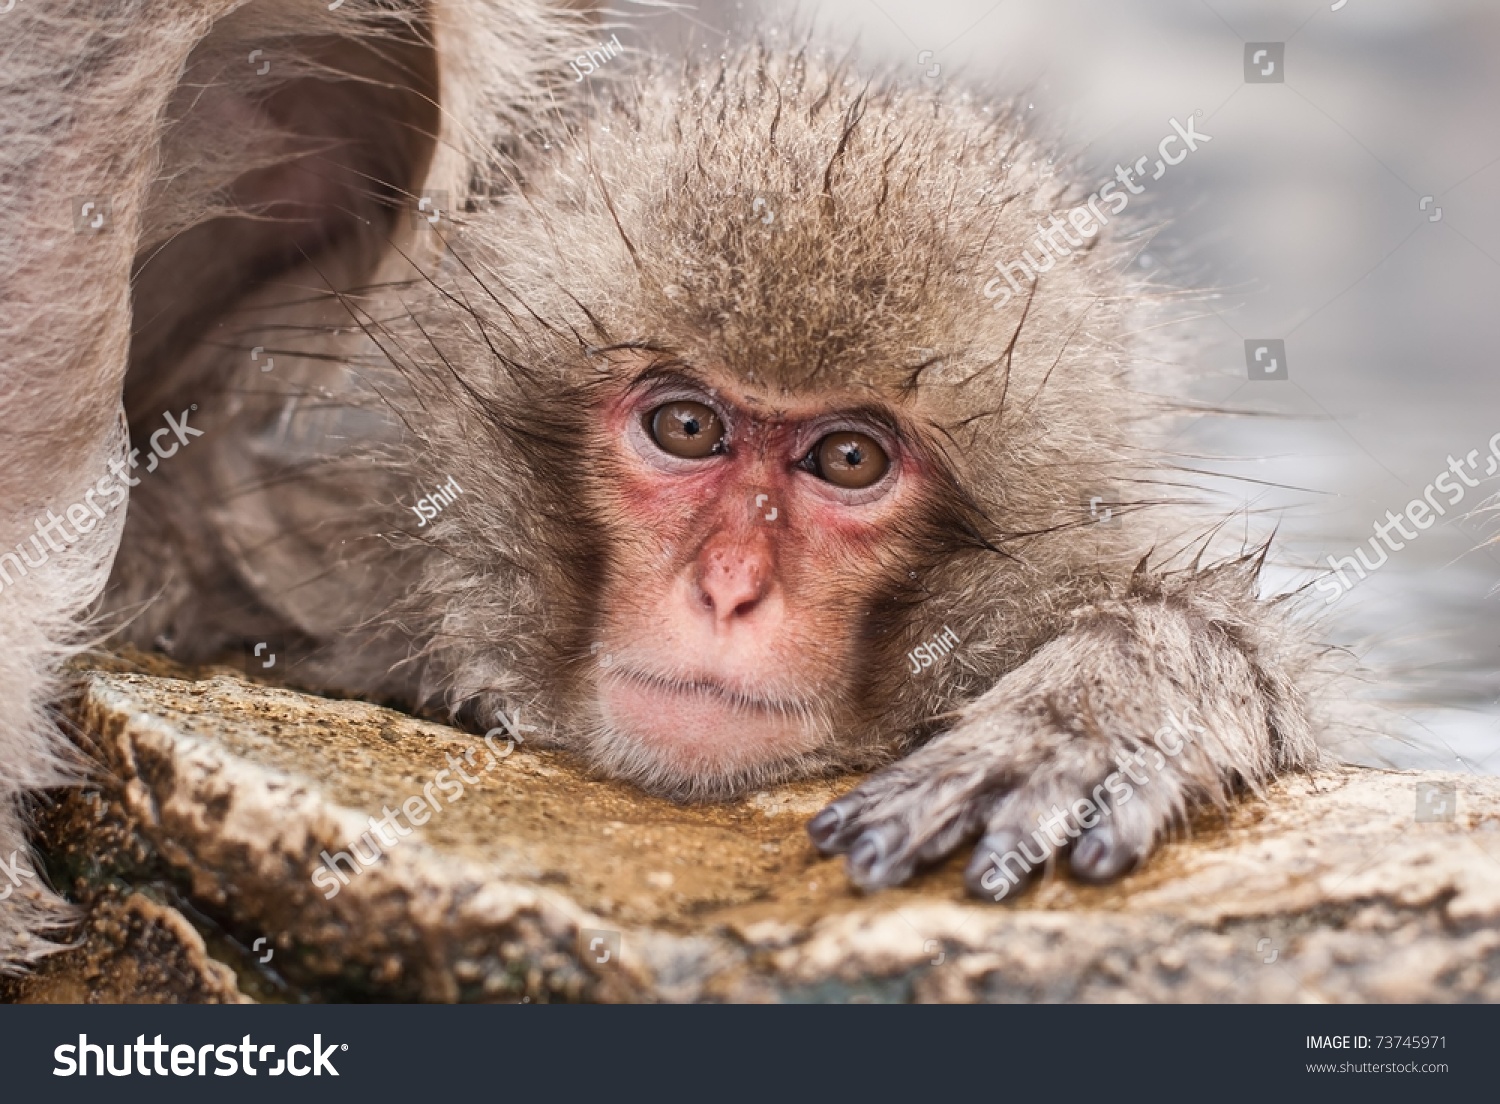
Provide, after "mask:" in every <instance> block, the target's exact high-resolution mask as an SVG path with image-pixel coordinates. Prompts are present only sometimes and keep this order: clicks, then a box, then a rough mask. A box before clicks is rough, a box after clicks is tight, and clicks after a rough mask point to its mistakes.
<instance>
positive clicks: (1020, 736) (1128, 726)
mask: <svg viewBox="0 0 1500 1104" xmlns="http://www.w3.org/2000/svg"><path fill="white" fill-rule="evenodd" d="M1249 589H1250V580H1249V579H1247V578H1246V568H1244V567H1243V566H1236V567H1233V568H1226V569H1220V570H1218V571H1214V572H1205V573H1202V574H1199V575H1196V576H1191V577H1189V578H1188V579H1187V580H1186V581H1180V582H1177V583H1170V582H1165V581H1163V580H1159V579H1157V580H1153V579H1150V578H1138V579H1137V580H1135V581H1134V582H1133V583H1132V585H1131V592H1130V593H1128V594H1126V595H1124V596H1122V597H1120V598H1118V599H1114V600H1110V601H1107V602H1103V603H1100V604H1097V605H1092V606H1089V607H1086V608H1082V609H1079V610H1077V611H1076V612H1075V614H1074V616H1073V623H1072V627H1071V629H1070V630H1069V631H1068V632H1066V633H1064V634H1062V635H1060V636H1059V637H1057V638H1055V639H1053V640H1052V641H1050V642H1049V643H1048V644H1046V645H1044V646H1043V647H1042V648H1040V649H1038V650H1037V652H1036V653H1035V654H1034V655H1033V656H1032V657H1031V658H1030V659H1029V660H1028V661H1027V662H1026V663H1025V664H1023V665H1022V666H1021V667H1019V668H1017V669H1015V670H1014V671H1012V672H1010V673H1009V674H1007V675H1006V676H1005V677H1004V678H1002V679H1001V680H1000V682H999V683H998V684H997V685H996V686H995V687H994V688H993V689H992V690H990V691H989V692H988V693H986V694H984V695H983V696H981V697H980V698H979V699H978V700H976V701H975V702H973V703H972V704H971V705H969V706H968V707H966V708H965V709H964V710H963V711H962V713H961V714H960V716H959V719H958V721H957V723H956V724H955V725H954V726H953V727H952V728H951V729H950V730H949V731H947V732H946V733H943V734H942V735H939V736H937V737H936V738H934V739H933V740H932V741H931V742H930V743H928V744H927V745H925V746H923V747H922V748H920V749H918V750H917V751H915V752H913V753H912V754H911V755H910V756H908V757H907V758H906V759H904V760H902V761H901V762H899V763H897V764H895V765H894V766H892V767H890V768H888V769H886V770H884V771H882V772H881V773H879V774H877V775H875V776H874V777H873V778H871V779H870V780H869V781H867V782H865V783H864V784H863V785H861V786H859V787H858V788H857V789H855V790H854V791H853V792H852V793H850V794H849V795H848V796H846V797H844V798H842V799H840V800H839V801H836V802H834V803H833V804H832V805H830V806H829V807H828V808H827V809H825V810H824V811H823V812H822V813H820V814H819V815H818V816H817V817H816V818H814V820H813V821H812V822H811V824H810V825H809V826H808V830H809V832H810V833H811V835H812V837H813V840H814V842H815V843H816V844H817V845H818V847H819V848H820V849H821V850H822V851H823V852H824V853H834V852H847V853H848V867H849V874H850V877H851V878H853V879H854V881H855V882H856V883H857V884H859V885H860V886H862V887H864V888H867V889H873V888H878V887H881V886H886V885H892V884H895V883H898V882H901V881H904V880H905V879H906V878H907V877H909V876H910V875H911V873H912V872H913V870H915V869H916V868H917V867H918V866H919V865H922V864H924V863H930V862H934V861H936V860H938V859H941V858H943V857H944V856H946V855H947V854H949V853H950V852H952V851H954V850H955V849H957V848H958V847H959V846H960V845H961V844H963V843H964V842H965V841H967V840H971V839H973V838H974V837H975V836H981V837H982V838H981V840H980V842H979V845H978V847H977V848H976V850H975V852H974V856H973V859H972V860H971V861H970V863H969V866H968V869H967V872H966V875H965V881H966V883H967V885H968V886H969V889H970V890H971V892H973V893H975V894H982V895H985V896H989V897H993V898H995V899H996V900H998V899H1000V898H1001V897H1003V896H1005V894H1006V893H1007V892H1009V891H1011V890H1012V889H1014V888H1016V887H1017V886H1019V885H1020V884H1022V883H1023V882H1025V881H1027V880H1029V879H1030V878H1032V877H1034V876H1035V875H1036V874H1037V873H1038V872H1040V871H1041V870H1042V869H1045V868H1047V867H1049V866H1050V865H1051V863H1052V861H1053V859H1054V858H1059V859H1060V858H1064V857H1066V858H1068V859H1069V860H1070V865H1071V868H1072V870H1073V873H1074V874H1075V875H1076V876H1077V877H1079V878H1082V879H1084V880H1086V881H1108V880H1111V879H1113V878H1117V877H1119V876H1120V875H1121V874H1124V873H1125V872H1127V871H1129V870H1130V869H1132V868H1133V867H1135V866H1136V865H1137V864H1139V863H1140V862H1141V861H1142V860H1143V859H1144V858H1145V857H1146V856H1147V855H1148V854H1149V853H1150V852H1151V851H1152V850H1153V849H1154V848H1155V847H1156V846H1157V845H1158V844H1159V843H1160V842H1161V841H1162V840H1163V839H1164V838H1165V836H1166V835H1167V834H1168V832H1170V831H1171V830H1172V828H1173V827H1174V826H1178V825H1181V824H1182V823H1183V821H1184V817H1185V815H1186V813H1187V811H1188V809H1189V808H1191V807H1192V806H1195V805H1199V804H1203V803H1207V802H1214V803H1223V802H1225V801H1226V800H1227V799H1228V798H1229V797H1230V796H1231V795H1232V794H1233V793H1234V792H1235V791H1236V790H1238V789H1239V788H1241V787H1244V786H1250V787H1254V786H1256V785H1257V784H1259V783H1261V782H1263V781H1265V780H1267V779H1269V778H1271V777H1272V776H1273V775H1275V774H1276V773H1278V772H1279V771H1284V770H1287V769H1291V768H1295V767H1299V766H1307V765H1311V764H1312V763H1314V762H1315V761H1316V759H1317V750H1316V745H1315V744H1314V742H1313V738H1312V734H1311V727H1310V725H1309V723H1308V718H1307V714H1306V705H1305V703H1304V701H1303V700H1302V697H1301V694H1300V693H1299V691H1298V689H1297V688H1296V684H1295V683H1294V681H1293V679H1292V677H1291V672H1292V671H1293V670H1294V669H1295V668H1296V667H1297V666H1298V665H1299V664H1300V663H1301V662H1302V658H1301V656H1300V654H1299V650H1298V648H1297V646H1296V645H1295V644H1294V643H1291V642H1289V636H1288V633H1289V629H1288V626H1287V625H1286V624H1285V618H1284V616H1283V615H1282V613H1281V611H1279V610H1278V609H1277V608H1276V607H1275V606H1274V605H1273V604H1271V603H1257V602H1255V601H1254V600H1252V599H1251V598H1250V596H1249Z"/></svg>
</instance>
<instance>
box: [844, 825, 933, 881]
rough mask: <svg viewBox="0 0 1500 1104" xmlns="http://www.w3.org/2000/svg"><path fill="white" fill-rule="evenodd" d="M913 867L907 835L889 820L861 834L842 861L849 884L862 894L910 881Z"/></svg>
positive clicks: (908, 835)
mask: <svg viewBox="0 0 1500 1104" xmlns="http://www.w3.org/2000/svg"><path fill="white" fill-rule="evenodd" d="M916 866H917V855H916V850H915V849H914V848H912V847H911V846H910V833H908V832H907V830H906V829H905V828H903V827H902V826H901V825H900V824H899V823H898V822H896V821H890V820H888V821H885V822H883V823H881V824H877V825H875V826H873V827H871V828H867V829H865V831H863V832H861V833H860V835H859V837H858V838H857V839H856V840H855V841H854V843H853V845H852V846H850V848H849V857H848V859H846V860H845V868H846V869H847V870H848V872H849V880H850V881H852V882H853V883H854V884H855V885H857V886H858V887H859V888H860V889H863V890H874V889H884V888H885V887H886V886H892V885H899V884H901V883H902V882H904V881H906V879H908V878H910V877H911V875H912V872H913V871H914V870H915V869H916Z"/></svg>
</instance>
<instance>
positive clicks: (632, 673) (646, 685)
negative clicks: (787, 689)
mask: <svg viewBox="0 0 1500 1104" xmlns="http://www.w3.org/2000/svg"><path fill="white" fill-rule="evenodd" d="M614 677H615V678H616V679H619V680H621V681H624V682H629V683H632V684H634V685H635V686H637V687H639V688H642V689H645V690H648V691H651V692H654V693H657V694H661V695H663V696H669V697H677V698H699V699H707V700H709V701H712V702H715V703H717V704H719V705H721V706H727V707H729V708H730V709H732V710H734V711H736V712H745V713H766V714H775V715H778V716H779V715H784V714H786V713H788V712H789V711H790V709H791V707H790V705H789V704H788V703H786V702H781V701H777V700H776V699H774V698H767V697H763V696H761V695H758V694H754V693H748V692H746V691H744V690H739V689H736V688H735V687H733V686H731V685H729V684H728V683H725V682H721V681H720V680H718V679H716V678H713V677H711V676H703V675H697V676H693V677H690V678H682V677H678V678H668V677H666V676H663V675H654V674H651V673H649V672H647V671H637V670H629V669H626V670H616V671H615V672H614Z"/></svg>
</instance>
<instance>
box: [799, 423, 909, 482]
mask: <svg viewBox="0 0 1500 1104" xmlns="http://www.w3.org/2000/svg"><path fill="white" fill-rule="evenodd" d="M808 459H809V460H810V461H811V464H810V467H811V468H812V471H813V474H814V475H816V476H818V478H820V479H824V480H826V481H827V482H829V483H832V484H833V485H834V486H835V487H843V488H845V489H846V490H851V491H858V490H862V489H863V488H865V487H871V486H874V485H875V484H876V483H878V482H880V480H881V478H882V477H883V476H884V475H885V473H886V472H887V471H889V470H890V467H891V461H890V458H889V457H887V456H886V454H885V449H883V448H881V447H880V445H879V444H878V443H877V442H876V441H875V439H874V438H873V437H869V436H867V435H866V434H863V433H853V432H847V431H846V432H843V433H830V434H829V435H828V436H827V437H824V438H823V439H822V440H821V441H819V442H818V443H817V444H816V445H815V446H813V450H812V455H810V456H809V457H808Z"/></svg>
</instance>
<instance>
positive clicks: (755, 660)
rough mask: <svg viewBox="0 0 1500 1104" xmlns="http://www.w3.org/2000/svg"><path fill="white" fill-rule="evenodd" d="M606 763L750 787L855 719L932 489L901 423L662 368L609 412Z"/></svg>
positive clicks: (597, 683) (646, 774)
mask: <svg viewBox="0 0 1500 1104" xmlns="http://www.w3.org/2000/svg"><path fill="white" fill-rule="evenodd" d="M603 423H604V426H603V432H602V435H601V436H602V440H601V442H600V446H599V447H600V449H601V450H602V455H601V456H600V457H598V461H599V463H598V466H599V467H600V468H601V469H603V470H607V471H609V472H610V476H609V478H608V479H607V480H602V481H601V482H600V484H599V491H598V494H599V497H600V501H599V503H598V506H599V509H600V511H601V514H602V516H604V517H605V518H607V519H608V520H607V522H606V529H607V530H608V531H611V532H613V533H614V534H615V535H616V536H615V538H614V539H613V540H612V541H611V542H610V547H609V549H608V552H607V554H606V561H607V565H608V566H607V569H606V574H607V578H606V580H605V582H604V587H603V590H604V593H603V594H602V595H601V602H600V608H601V609H602V610H603V611H604V615H603V619H602V622H601V623H600V625H599V627H598V638H597V639H596V640H594V641H593V642H591V650H592V653H593V658H594V659H595V664H594V669H593V674H592V678H591V684H592V692H593V694H594V696H595V701H596V705H597V711H598V725H597V733H598V737H597V740H596V743H598V744H599V747H598V748H596V751H598V752H600V753H602V754H603V755H604V756H605V757H606V758H607V759H608V760H609V761H610V762H611V763H612V765H614V767H615V768H616V769H617V770H623V771H624V772H625V773H628V774H630V775H632V776H635V777H637V778H638V779H639V778H649V779H655V780H657V781H658V782H659V783H664V784H665V785H666V786H667V787H668V788H675V787H677V786H680V785H682V784H684V783H686V782H688V781H691V782H692V783H693V784H695V785H697V786H700V787H701V786H702V785H703V783H704V781H705V780H716V781H719V782H721V783H723V784H728V783H730V782H731V781H733V782H736V783H742V782H743V779H744V778H746V777H747V776H754V775H765V774H769V773H772V772H776V771H778V770H779V769H780V768H783V767H784V766H785V765H786V764H788V763H791V762H795V761H797V760H799V759H803V758H806V757H809V756H815V755H816V754H817V753H819V752H820V751H821V750H822V749H823V747H824V745H825V744H828V743H829V742H831V741H833V740H835V739H836V738H838V737H839V735H840V734H841V732H842V731H844V730H847V729H848V728H849V726H851V725H852V724H854V723H855V715H856V713H857V710H855V709H854V707H853V704H852V703H853V700H854V698H855V695H856V692H857V689H858V687H859V686H860V685H861V683H862V681H863V680H862V679H861V677H860V672H861V670H862V669H863V667H864V666H865V664H866V661H867V659H868V655H867V654H866V653H867V652H868V647H867V643H866V641H865V628H866V617H867V615H868V613H869V611H870V610H871V608H872V606H873V605H874V604H875V603H876V602H877V601H878V599H879V597H880V596H881V595H883V594H885V593H887V592H888V591H889V590H890V589H891V588H892V587H893V586H896V585H898V582H899V580H900V579H901V578H903V577H904V573H903V572H902V571H901V570H900V565H901V563H902V554H901V551H900V543H901V542H900V540H899V538H898V537H897V536H896V534H895V530H896V524H897V521H898V519H900V518H902V517H903V516H909V515H910V513H911V512H912V506H911V503H912V502H913V501H914V500H917V499H920V498H921V497H922V485H923V483H924V481H925V480H926V479H927V478H928V477H929V474H928V471H927V467H926V465H925V463H924V461H923V459H922V457H921V455H920V452H919V450H917V449H916V448H914V447H912V444H911V443H910V442H909V431H903V427H902V426H901V425H900V423H899V422H898V421H897V420H896V419H895V418H894V417H893V416H892V415H891V413H890V412H889V411H887V410H885V409H883V408H882V407H880V406H873V405H870V404H869V403H868V402H863V403H861V402H856V401H853V400H852V399H851V401H849V402H847V403H841V402H839V401H838V400H837V398H836V397H830V396H829V395H828V394H827V393H826V392H822V393H820V394H819V395H818V396H817V398H816V399H815V400H812V399H809V400H805V401H799V400H797V399H796V398H795V397H791V398H790V399H789V400H783V397H782V396H776V401H775V402H773V401H772V398H771V397H770V396H768V395H766V394H764V393H757V392H756V391H754V390H751V389H748V388H746V387H744V386H742V385H741V386H733V385H731V384H730V383H729V380H728V378H727V376H721V377H718V378H714V377H713V376H712V375H709V374H704V373H699V372H695V371H691V370H687V369H684V368H681V367H671V368H651V369H650V370H647V371H645V372H642V373H641V374H639V375H638V376H637V377H636V379H635V381H634V382H633V383H632V384H631V385H630V386H628V387H626V388H625V389H624V390H623V391H622V392H621V393H619V394H618V395H616V396H614V397H613V398H612V399H611V400H610V401H608V402H607V404H606V407H605V412H604V415H603Z"/></svg>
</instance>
